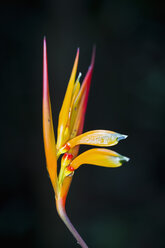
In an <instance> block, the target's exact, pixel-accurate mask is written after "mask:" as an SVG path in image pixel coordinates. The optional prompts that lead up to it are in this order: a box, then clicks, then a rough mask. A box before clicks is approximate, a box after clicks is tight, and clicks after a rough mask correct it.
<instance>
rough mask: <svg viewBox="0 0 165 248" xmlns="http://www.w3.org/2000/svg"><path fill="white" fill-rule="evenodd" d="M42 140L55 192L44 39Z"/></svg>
mask: <svg viewBox="0 0 165 248" xmlns="http://www.w3.org/2000/svg"><path fill="white" fill-rule="evenodd" d="M43 138H44V146H45V156H46V164H47V170H48V173H49V176H50V179H51V182H52V185H53V188H54V190H55V191H56V190H57V159H56V146H55V137H54V130H53V121H52V112H51V103H50V97H49V83H48V68H47V49H46V39H45V38H44V47H43Z"/></svg>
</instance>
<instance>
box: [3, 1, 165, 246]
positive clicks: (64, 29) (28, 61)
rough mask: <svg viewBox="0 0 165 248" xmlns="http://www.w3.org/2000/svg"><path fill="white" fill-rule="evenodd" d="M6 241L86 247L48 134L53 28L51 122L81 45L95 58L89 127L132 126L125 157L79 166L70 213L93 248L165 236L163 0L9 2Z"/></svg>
mask: <svg viewBox="0 0 165 248" xmlns="http://www.w3.org/2000/svg"><path fill="white" fill-rule="evenodd" d="M162 2H163V1H162ZM0 30H1V31H0V32H1V39H0V48H1V52H0V68H1V72H0V82H1V91H0V92H1V97H0V103H1V105H0V106H1V122H0V127H1V162H0V241H1V244H2V246H1V247H11V245H12V246H13V247H18V248H19V247H21V248H22V247H24V248H26V247H31V248H33V247H36V248H47V247H49V248H55V247H61V248H62V247H78V245H77V244H76V242H75V240H74V239H73V237H72V235H71V234H70V233H69V231H68V230H67V229H66V227H65V226H64V224H63V223H62V222H61V220H60V219H59V217H58V215H57V212H56V207H55V203H54V194H53V189H52V187H51V184H50V180H49V177H48V174H47V171H46V164H45V155H44V148H43V138H42V111H41V109H42V42H43V36H44V35H46V37H47V46H48V65H49V81H50V91H51V92H50V94H51V102H52V109H53V118H54V127H55V129H56V127H57V119H58V113H59V110H60V106H61V104H62V100H63V97H64V93H65V89H66V86H67V83H68V80H69V77H70V73H71V69H72V65H73V61H74V57H75V54H76V49H77V47H80V63H79V71H81V72H82V73H83V76H84V75H85V73H86V71H87V68H88V65H89V63H90V57H91V52H92V46H93V44H94V43H95V44H96V47H97V52H96V63H95V69H94V74H93V79H92V85H91V91H90V98H89V103H88V109H87V114H86V122H85V128H84V130H85V131H87V130H92V129H109V130H113V131H116V132H120V133H124V134H128V135H129V137H128V139H127V140H125V141H122V142H120V144H118V146H116V147H113V149H114V150H115V151H118V152H119V153H121V154H123V155H126V156H128V157H130V158H131V160H130V162H129V163H126V164H124V165H123V167H121V168H117V169H108V168H101V167H96V166H82V167H81V168H80V169H79V170H78V171H77V172H76V173H75V176H74V179H73V182H72V185H71V189H70V192H69V195H68V199H67V212H68V216H69V217H70V218H71V220H72V222H73V224H74V225H75V227H76V228H77V230H78V231H79V232H80V234H81V235H82V237H83V238H84V239H85V241H86V242H87V244H88V245H89V247H91V248H92V247H95V248H100V247H103V248H104V247H105V248H109V247H111V248H139V247H140V248H143V247H144V248H146V247H150V248H152V247H154V248H155V247H157V248H164V247H165V234H164V229H165V225H164V223H165V214H164V209H165V199H164V192H165V185H164V173H165V171H164V154H163V152H164V149H163V148H164V127H165V118H164V116H163V111H164V104H165V94H164V93H165V5H164V4H163V3H161V1H152V2H151V1H145V0H143V1H142V0H139V1H138V0H137V1H131V0H130V1H126V0H125V1H124V0H123V1H122V0H121V1H119V0H116V1H115V0H112V1H110V0H109V1H108V0H107V1H106V0H100V1H99V0H96V1H94V0H81V1H62V0H61V1H53V0H47V1H45V0H42V1H39V0H38V1H37V0H33V1H32V0H31V1H27V0H26V1H22V3H19V2H18V1H4V2H1V4H0Z"/></svg>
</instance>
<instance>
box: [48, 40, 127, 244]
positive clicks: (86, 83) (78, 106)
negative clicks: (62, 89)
mask: <svg viewBox="0 0 165 248" xmlns="http://www.w3.org/2000/svg"><path fill="white" fill-rule="evenodd" d="M78 60H79V49H78V50H77V54H76V58H75V62H74V65H73V69H72V73H71V76H70V80H69V83H68V87H67V90H66V94H65V97H64V101H63V104H62V107H61V111H60V114H59V119H58V130H57V143H56V141H55V135H54V129H53V120H52V112H51V102H50V96H49V82H48V66H47V48H46V38H44V44H43V138H44V147H45V156H46V164H47V170H48V173H49V176H50V180H51V183H52V186H53V189H54V192H55V199H56V206H57V211H58V214H59V216H60V217H61V219H62V220H63V221H64V223H65V224H66V226H67V227H68V229H69V230H70V231H71V233H72V234H73V236H74V237H75V238H76V240H77V242H78V243H79V244H80V245H81V247H88V246H87V245H86V243H85V242H84V241H83V239H82V238H81V237H80V235H79V234H78V232H77V231H76V229H75V228H74V227H73V225H72V224H71V222H70V220H69V218H68V216H67V214H66V211H65V201H66V197H67V194H68V191H69V187H70V184H71V181H72V178H73V175H74V172H75V170H77V169H78V168H79V167H80V165H83V164H91V165H97V166H103V167H119V166H121V165H122V163H123V162H127V161H129V159H128V158H127V157H125V156H122V155H120V154H118V153H116V152H114V151H111V150H109V149H105V148H101V147H109V146H113V145H116V144H117V143H118V142H119V141H120V140H122V139H125V138H127V135H123V134H119V133H116V132H112V131H108V130H94V131H88V132H85V133H82V132H83V126H84V120H85V112H86V107H87V102H88V95H89V89H90V84H91V79H92V73H93V68H94V61H95V48H94V49H93V53H92V59H91V64H90V66H89V68H88V71H87V74H86V76H85V78H84V80H83V82H82V85H81V84H80V78H81V73H79V75H78V77H77V78H76V73H77V67H78ZM81 144H84V145H92V146H98V147H100V148H93V149H89V150H87V151H85V152H83V153H81V154H80V155H78V152H79V146H80V145H81ZM60 156H62V157H61V166H60V168H59V173H57V161H58V159H59V158H60Z"/></svg>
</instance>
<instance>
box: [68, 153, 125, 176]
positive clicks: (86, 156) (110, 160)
mask: <svg viewBox="0 0 165 248" xmlns="http://www.w3.org/2000/svg"><path fill="white" fill-rule="evenodd" d="M127 161H129V158H127V157H124V156H122V155H120V154H118V153H117V152H114V151H111V150H108V149H101V148H94V149H91V150H88V151H86V152H83V153H82V154H80V155H79V156H78V157H76V158H75V159H74V160H73V161H72V162H71V163H70V167H67V168H68V170H70V171H73V169H74V170H76V169H77V168H78V167H79V166H80V165H82V164H93V165H98V166H103V167H119V166H121V165H122V163H123V162H127ZM70 168H71V169H70Z"/></svg>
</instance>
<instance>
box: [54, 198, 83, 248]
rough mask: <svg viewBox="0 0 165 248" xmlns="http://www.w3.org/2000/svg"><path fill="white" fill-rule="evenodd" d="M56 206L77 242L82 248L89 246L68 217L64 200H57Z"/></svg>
mask: <svg viewBox="0 0 165 248" xmlns="http://www.w3.org/2000/svg"><path fill="white" fill-rule="evenodd" d="M56 206H57V212H58V214H59V216H60V218H61V219H62V221H63V222H64V223H65V225H66V226H67V228H68V229H69V231H70V232H71V233H72V235H73V236H74V237H75V239H76V240H77V243H78V244H79V245H80V246H81V247H82V248H88V246H87V244H86V243H85V242H84V240H83V239H82V238H81V236H80V235H79V233H78V232H77V230H76V229H75V228H74V226H73V225H72V223H71V222H70V220H69V218H68V216H67V214H66V211H65V207H64V206H63V202H62V200H61V199H57V200H56Z"/></svg>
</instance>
